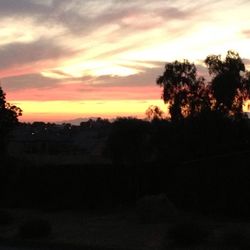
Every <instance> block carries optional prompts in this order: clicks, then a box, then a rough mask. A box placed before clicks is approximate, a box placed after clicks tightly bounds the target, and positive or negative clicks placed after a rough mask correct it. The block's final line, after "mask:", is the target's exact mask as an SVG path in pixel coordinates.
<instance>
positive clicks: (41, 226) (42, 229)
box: [19, 219, 52, 239]
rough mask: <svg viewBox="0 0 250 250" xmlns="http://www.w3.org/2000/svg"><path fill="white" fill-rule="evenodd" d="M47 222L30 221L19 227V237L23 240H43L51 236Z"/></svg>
mask: <svg viewBox="0 0 250 250" xmlns="http://www.w3.org/2000/svg"><path fill="white" fill-rule="evenodd" d="M51 231H52V228H51V224H50V223H49V221H47V220H44V219H30V220H27V221H25V222H24V223H23V224H22V225H21V226H20V227H19V236H20V237H21V238H23V239H33V238H45V237H48V236H49V235H50V234H51Z"/></svg>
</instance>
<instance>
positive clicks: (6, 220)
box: [0, 210, 12, 225]
mask: <svg viewBox="0 0 250 250" xmlns="http://www.w3.org/2000/svg"><path fill="white" fill-rule="evenodd" d="M11 222H12V216H11V214H10V213H9V212H7V211H5V210H0V225H8V224H10V223H11Z"/></svg>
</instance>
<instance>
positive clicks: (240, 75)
mask: <svg viewBox="0 0 250 250" xmlns="http://www.w3.org/2000/svg"><path fill="white" fill-rule="evenodd" d="M205 64H206V65H207V67H208V71H209V74H210V75H211V77H212V80H211V81H210V82H206V81H205V79H204V77H198V74H197V68H196V66H195V64H193V63H190V62H189V61H188V60H184V61H183V62H179V61H175V62H173V63H167V64H166V65H165V70H164V73H163V74H162V75H161V76H159V77H158V79H157V81H156V83H157V84H158V85H160V86H161V87H163V93H162V99H163V100H164V102H165V103H168V104H169V113H170V116H171V120H172V121H180V120H182V119H183V118H193V117H196V116H197V115H201V114H203V113H205V114H207V113H208V112H219V113H221V115H224V116H227V117H229V116H231V117H233V118H240V117H242V115H243V110H242V107H243V104H244V101H246V100H247V99H248V98H249V95H250V73H249V72H248V71H246V69H245V66H244V63H243V61H242V59H241V58H240V56H239V54H238V53H236V52H234V51H228V52H227V55H226V58H225V59H224V60H223V59H221V56H220V55H210V56H208V57H207V58H206V59H205Z"/></svg>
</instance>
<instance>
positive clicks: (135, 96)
mask: <svg viewBox="0 0 250 250" xmlns="http://www.w3.org/2000/svg"><path fill="white" fill-rule="evenodd" d="M160 97H161V89H160V88H159V87H158V86H156V85H152V86H90V85H83V84H80V83H77V84H76V83H73V84H67V85H56V86H54V87H53V88H43V89H35V88H31V89H24V90H13V91H9V92H8V100H12V101H18V100H29V101H51V100H67V101H70V100H121V99H128V100H144V99H160Z"/></svg>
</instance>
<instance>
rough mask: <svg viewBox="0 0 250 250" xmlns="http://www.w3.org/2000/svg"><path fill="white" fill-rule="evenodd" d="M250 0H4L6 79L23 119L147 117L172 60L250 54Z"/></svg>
mask: <svg viewBox="0 0 250 250" xmlns="http://www.w3.org/2000/svg"><path fill="white" fill-rule="evenodd" d="M249 9H250V1H248V0H216V1H215V0H200V1H193V0H176V1H166V0H155V1H149V0H135V1H134V0H133V1H132V0H128V1H119V0H106V1H101V0H84V1H82V0H72V1H69V0H67V1H66V0H0V28H1V32H0V58H1V59H0V77H1V85H2V87H3V89H4V90H5V92H6V93H7V100H8V101H10V102H12V103H15V104H17V105H18V106H20V107H21V108H22V109H23V111H24V115H23V117H22V118H21V120H22V121H34V120H44V121H60V120H65V119H73V118H77V117H89V116H102V117H113V116H119V115H120V116H122V115H126V116H128V115H131V116H135V115H137V116H139V117H142V116H143V115H144V113H145V110H146V109H147V107H148V106H149V105H151V104H155V105H160V106H161V107H162V108H163V109H165V110H166V107H165V106H164V105H163V102H162V101H161V100H160V97H161V89H160V88H159V87H158V86H156V84H155V80H156V78H157V76H158V75H159V74H161V73H162V72H163V67H164V63H165V62H169V61H173V60H175V59H184V58H186V59H189V60H190V61H193V62H195V63H196V64H197V65H198V69H199V72H200V73H201V74H207V73H206V70H205V68H204V65H203V63H202V61H203V60H204V59H205V58H206V56H207V55H209V54H223V55H225V53H226V51H227V50H229V49H232V50H236V51H238V52H239V53H240V56H241V57H242V58H244V60H245V63H246V65H247V66H248V64H249V62H250V60H249V59H250V50H249V44H250V28H249V27H250V18H249Z"/></svg>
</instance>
